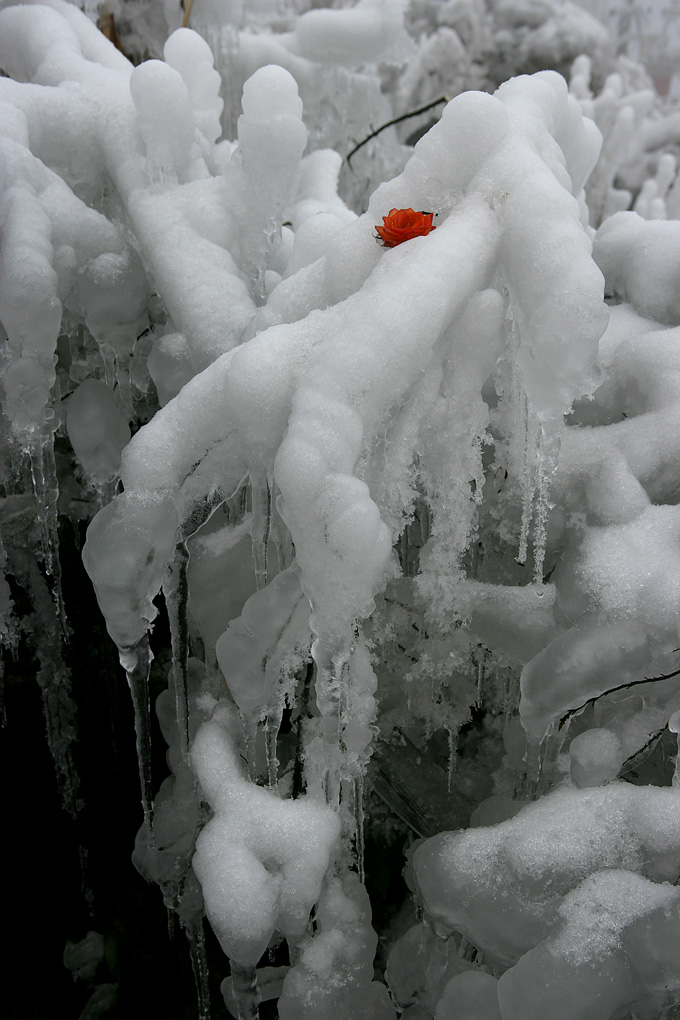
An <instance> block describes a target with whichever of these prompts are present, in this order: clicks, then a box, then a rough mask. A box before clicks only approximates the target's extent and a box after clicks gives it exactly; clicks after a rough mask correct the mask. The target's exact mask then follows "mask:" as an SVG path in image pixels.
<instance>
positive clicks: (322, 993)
mask: <svg viewBox="0 0 680 1020" xmlns="http://www.w3.org/2000/svg"><path fill="white" fill-rule="evenodd" d="M316 925H317V931H316V933H315V934H314V935H313V936H312V937H311V938H309V937H308V938H307V939H305V940H304V942H303V943H302V945H301V953H300V959H299V960H298V962H297V964H296V965H295V966H294V967H293V968H292V969H291V970H290V972H289V973H288V974H287V975H286V979H285V981H284V982H283V992H282V995H281V998H280V999H279V1016H280V1017H281V1020H312V1018H315V1020H393V1018H394V1016H395V1013H394V1007H393V1006H392V1004H391V1002H390V1001H389V996H387V994H386V990H385V987H384V985H381V984H379V983H378V982H374V981H373V956H374V953H375V946H376V936H375V933H374V931H373V929H372V928H371V925H370V905H369V902H368V895H367V893H366V890H365V889H364V887H363V886H362V885H361V884H360V882H359V881H358V879H357V877H356V875H353V874H351V873H349V872H344V873H340V874H339V875H338V876H336V877H335V876H333V877H329V878H327V879H326V882H325V884H324V888H323V889H322V891H321V896H320V898H319V902H318V906H317V910H316Z"/></svg>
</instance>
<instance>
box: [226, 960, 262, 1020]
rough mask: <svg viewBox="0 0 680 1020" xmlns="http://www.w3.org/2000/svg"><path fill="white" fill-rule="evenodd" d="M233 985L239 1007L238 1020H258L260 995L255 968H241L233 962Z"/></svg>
mask: <svg viewBox="0 0 680 1020" xmlns="http://www.w3.org/2000/svg"><path fill="white" fill-rule="evenodd" d="M231 984H232V988H233V991H234V998H235V999H236V1005H237V1007H238V1020H258V1018H259V1016H260V1011H259V1009H258V1006H259V1005H260V993H259V991H258V988H257V970H256V969H255V967H241V966H239V964H237V963H234V962H233V960H232V962H231Z"/></svg>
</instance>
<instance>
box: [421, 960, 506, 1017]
mask: <svg viewBox="0 0 680 1020" xmlns="http://www.w3.org/2000/svg"><path fill="white" fill-rule="evenodd" d="M497 985H498V981H497V979H496V978H495V977H492V975H491V974H485V973H484V972H483V971H476V970H468V971H465V973H464V974H457V975H456V976H455V977H452V978H451V980H450V981H449V982H448V983H447V985H446V987H445V988H444V994H443V996H442V998H441V999H440V1000H439V1002H438V1003H437V1012H436V1014H435V1015H436V1020H502V1018H501V1011H500V1008H499V1006H498V992H497Z"/></svg>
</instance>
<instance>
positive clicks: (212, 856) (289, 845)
mask: <svg viewBox="0 0 680 1020" xmlns="http://www.w3.org/2000/svg"><path fill="white" fill-rule="evenodd" d="M231 720H232V721H233V716H231ZM230 725H231V723H230V712H229V710H228V709H227V707H226V706H225V707H224V708H220V707H218V708H217V709H216V711H215V713H214V715H213V718H212V719H211V721H210V722H207V723H205V724H204V725H203V726H202V727H201V729H200V730H199V732H198V733H197V735H196V739H195V741H194V745H193V748H192V752H191V758H192V763H193V767H194V770H195V772H196V775H197V776H198V781H199V783H200V784H201V789H202V791H203V795H204V797H205V798H206V800H207V801H208V802H209V803H210V806H211V807H212V809H213V812H214V815H213V818H212V819H211V820H210V821H209V822H208V824H207V825H206V827H205V828H204V829H203V830H202V832H201V835H200V836H199V838H198V840H197V843H196V853H195V855H194V858H193V869H194V871H195V872H196V875H197V877H198V879H199V881H200V883H201V887H202V889H203V897H204V900H205V907H206V913H207V915H208V917H209V919H210V923H211V925H212V927H213V930H214V931H215V934H216V935H217V937H218V939H219V940H220V944H221V945H222V948H223V949H224V952H225V953H227V955H228V956H229V957H230V959H232V960H234V961H236V962H237V963H238V964H240V965H241V966H254V965H255V964H256V963H257V961H258V960H259V958H260V956H261V955H262V953H263V952H264V951H265V949H266V948H267V945H268V943H269V940H270V939H271V937H272V935H273V934H274V932H275V930H276V929H278V930H279V931H281V932H282V933H283V934H284V935H285V936H286V938H288V939H289V940H290V942H291V944H293V945H294V944H295V943H296V942H297V941H298V940H299V939H300V937H301V936H302V934H303V932H304V930H305V928H306V926H307V922H308V920H309V912H310V910H311V909H312V907H313V906H314V904H315V903H316V901H317V900H318V898H319V893H320V891H321V883H322V881H323V878H324V875H325V873H326V871H327V869H328V866H329V864H330V863H331V861H332V859H333V855H334V853H335V852H336V850H337V847H336V843H337V840H338V836H339V834H340V822H339V819H338V817H337V816H336V815H335V814H333V812H332V811H331V810H330V809H329V808H327V807H325V806H324V805H322V804H318V803H313V802H312V801H311V800H310V799H309V798H306V797H300V798H298V800H295V801H286V800H281V799H280V798H279V797H277V796H276V794H274V793H271V792H270V791H268V790H264V789H263V788H262V787H259V786H256V785H255V784H254V783H250V782H248V780H246V779H245V778H244V777H243V776H242V774H241V769H240V765H239V760H238V752H237V750H236V746H235V744H234V740H233V737H232V736H231V733H230Z"/></svg>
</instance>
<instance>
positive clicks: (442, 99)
mask: <svg viewBox="0 0 680 1020" xmlns="http://www.w3.org/2000/svg"><path fill="white" fill-rule="evenodd" d="M189 2H192V0H189ZM448 102H450V100H449V97H448V96H440V97H439V99H434V100H433V101H432V102H431V103H428V104H427V106H421V107H420V109H419V110H412V111H411V113H402V115H401V116H400V117H395V118H394V119H393V120H388V121H387V123H386V124H383V125H382V126H381V127H379V128H377V129H376V130H375V131H373V132H371V134H370V135H368V137H367V138H364V140H363V142H359V144H358V145H355V146H354V148H353V149H352V151H351V152H350V153H348V155H347V156H346V157H345V158H346V160H347V162H348V164H349V165H350V166H351V165H352V156H353V155H354V154H355V153H356V152H358V151H359V149H360V148H361V147H362V145H365V144H366V142H370V140H371V139H372V138H375V137H376V135H379V134H380V132H381V131H384V130H385V129H386V128H388V127H392V126H393V125H394V124H400V123H401V121H402V120H408V119H409V117H417V116H418V114H419V113H427V111H428V110H432V109H434V107H435V106H439V105H440V103H448Z"/></svg>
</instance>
